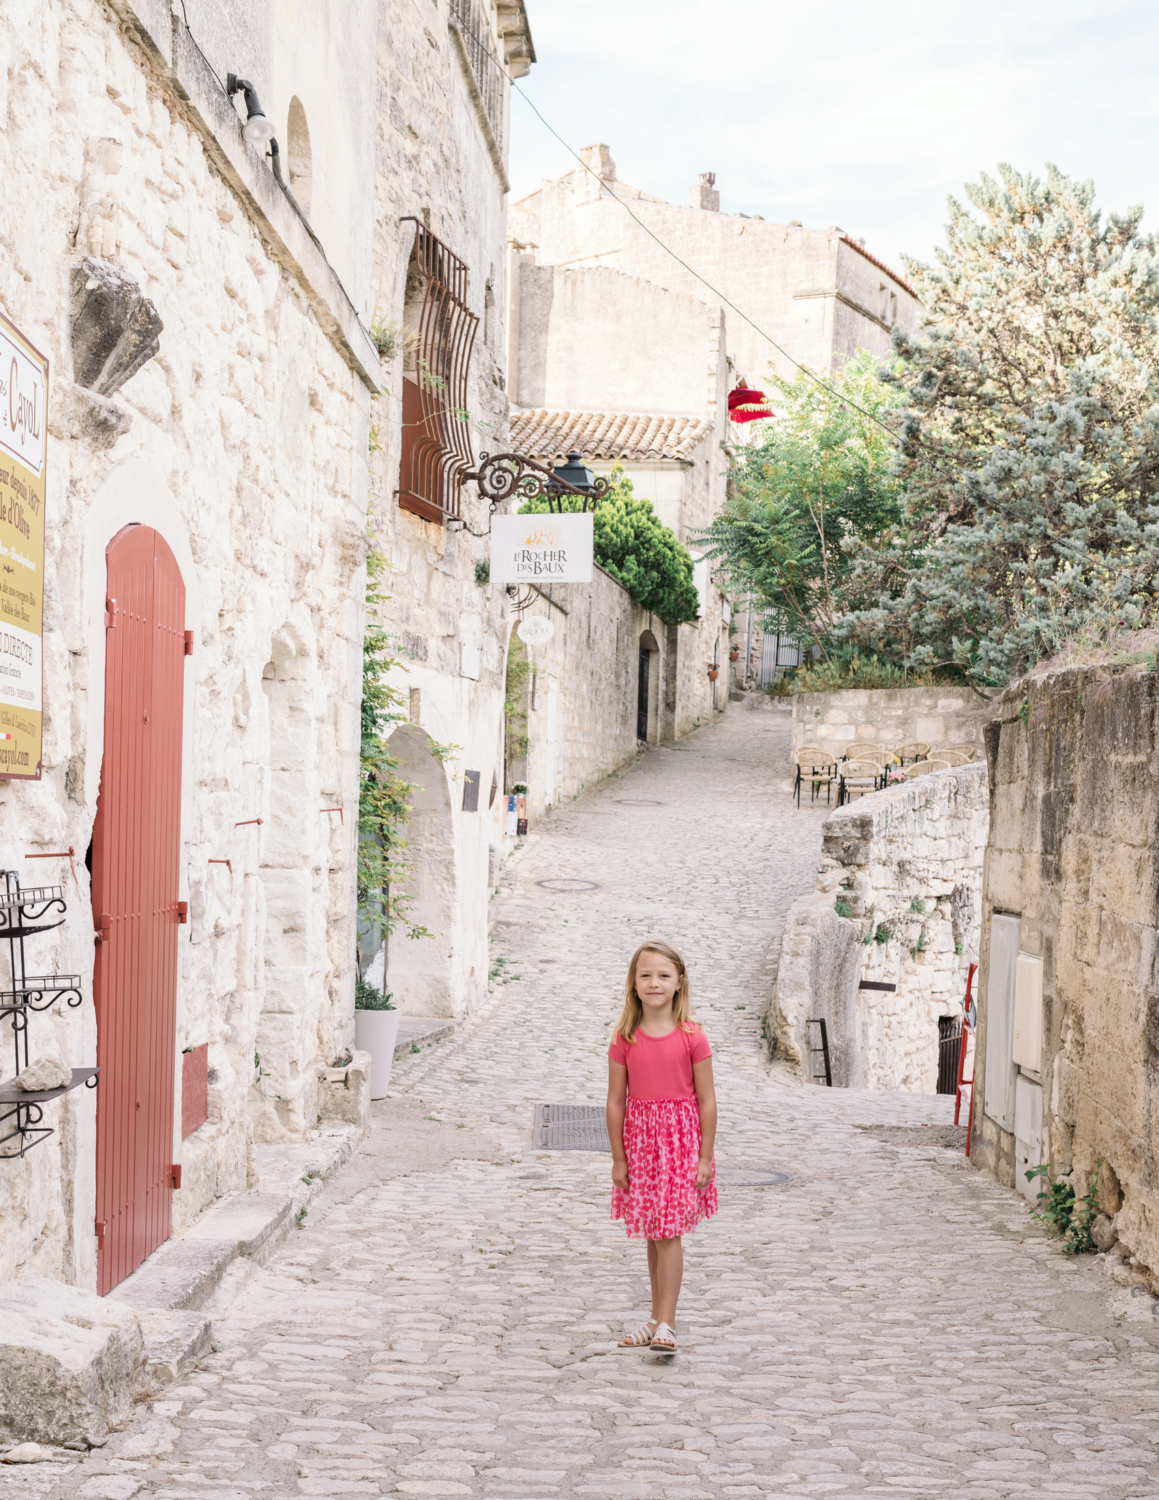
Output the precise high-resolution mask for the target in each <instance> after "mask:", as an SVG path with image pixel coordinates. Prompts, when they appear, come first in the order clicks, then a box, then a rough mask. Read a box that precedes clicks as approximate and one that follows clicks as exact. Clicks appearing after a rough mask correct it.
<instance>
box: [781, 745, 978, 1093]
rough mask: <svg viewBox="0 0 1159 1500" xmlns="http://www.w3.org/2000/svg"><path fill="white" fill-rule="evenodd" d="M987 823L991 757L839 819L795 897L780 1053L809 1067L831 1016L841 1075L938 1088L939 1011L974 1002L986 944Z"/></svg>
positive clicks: (842, 1083)
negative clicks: (974, 978) (975, 969)
mask: <svg viewBox="0 0 1159 1500" xmlns="http://www.w3.org/2000/svg"><path fill="white" fill-rule="evenodd" d="M986 827H987V797H986V766H985V764H984V763H983V764H979V765H969V766H962V767H960V768H957V769H955V770H950V771H939V772H934V773H933V774H931V775H929V776H923V777H921V778H920V779H919V780H917V781H914V782H910V783H909V784H902V785H899V786H894V787H891V788H889V790H888V791H882V792H873V793H871V794H870V795H869V796H866V797H862V798H861V799H860V800H858V801H856V802H853V803H851V804H850V805H849V806H847V807H843V808H840V809H839V810H838V811H836V812H834V813H831V814H830V815H829V817H828V818H826V820H825V824H824V828H823V840H824V842H823V844H822V853H821V860H820V864H819V867H818V872H817V888H816V890H815V891H812V892H810V893H809V894H808V895H806V896H801V897H800V898H799V899H798V900H797V901H795V902H794V903H793V906H792V907H791V909H790V911H789V918H788V922H787V924H786V928H785V935H784V939H783V942H782V947H781V959H780V965H779V968H778V972H777V979H776V987H775V990H774V994H773V1000H772V1004H771V1006H770V1010H769V1018H768V1022H767V1032H768V1036H769V1039H770V1044H771V1045H774V1044H775V1045H774V1050H775V1052H776V1054H777V1055H780V1056H785V1057H788V1058H789V1059H791V1060H794V1061H796V1062H798V1063H801V1064H802V1065H803V1067H804V1071H805V1073H806V1075H809V1074H810V1073H811V1072H812V1071H813V1068H812V1067H811V1065H810V1056H809V1050H808V1049H809V1047H810V1040H809V1030H810V1028H808V1027H807V1026H806V1022H807V1021H808V1020H810V1019H812V1018H817V1017H824V1018H825V1021H826V1025H827V1028H828V1032H829V1045H830V1056H831V1066H832V1071H833V1082H834V1084H835V1085H836V1086H838V1087H846V1088H882V1089H905V1090H910V1091H913V1092H916V1093H932V1092H933V1091H934V1089H935V1088H936V1085H937V1071H938V1019H939V1017H941V1016H955V1015H960V1014H961V1009H962V1007H961V1001H962V997H963V994H964V992H965V986H966V973H967V966H968V963H969V961H970V955H971V952H972V951H973V950H974V948H975V947H976V943H977V921H976V912H977V909H978V905H979V900H980V895H981V883H982V854H983V850H984V848H985V843H986ZM863 980H868V981H876V982H878V983H885V984H894V985H896V986H897V988H896V990H895V991H892V992H891V991H881V990H863V989H859V988H858V986H859V984H860V983H861V982H862V981H863ZM812 1029H813V1030H814V1033H815V1032H816V1028H812ZM815 1044H816V1043H815V1041H814V1045H815ZM820 1068H821V1063H820V1059H818V1060H817V1063H816V1070H817V1071H820Z"/></svg>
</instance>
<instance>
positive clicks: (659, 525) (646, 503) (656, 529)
mask: <svg viewBox="0 0 1159 1500" xmlns="http://www.w3.org/2000/svg"><path fill="white" fill-rule="evenodd" d="M611 480H612V486H611V489H610V490H609V492H608V494H607V496H606V497H605V498H604V499H603V500H601V501H600V503H599V504H598V505H597V506H596V510H595V520H594V526H593V542H592V547H593V551H594V555H595V559H596V562H598V563H599V565H600V567H601V568H606V569H607V571H608V572H609V573H611V575H612V577H613V578H617V579H619V581H620V582H621V583H622V584H623V585H624V587H625V588H626V589H627V591H628V593H629V594H631V596H632V598H633V599H635V600H636V601H637V602H638V603H639V604H642V605H643V606H644V608H645V609H647V610H651V611H652V613H653V614H656V615H659V616H660V618H661V619H662V620H663V621H664V623H665V624H666V625H682V624H684V623H685V621H688V620H695V619H696V617H697V615H698V614H699V612H700V599H699V595H698V594H697V592H696V585H695V584H694V583H693V581H692V558H691V557H690V556H689V553H688V549H687V548H686V547H683V546H681V544H680V542H678V541H677V539H676V534H675V533H674V532H673V531H672V530H671V529H670V528H669V527H667V526H665V525H664V523H663V521H661V520H660V518H659V517H658V516H657V514H656V512H655V510H653V508H652V502H651V500H645V499H644V498H643V496H641V495H636V494H634V493H633V492H632V481H631V480H630V479H629V478H628V477H627V475H626V474H625V473H624V471H623V469H621V468H620V467H619V466H618V465H617V466H616V467H615V468H613V470H612V474H611ZM582 505H583V502H582V501H581V500H580V499H579V498H578V497H576V498H575V499H572V498H571V497H570V496H569V497H565V499H564V500H563V501H562V506H563V509H564V510H565V511H578V510H580V509H582ZM547 509H548V504H547V501H546V500H544V499H539V498H537V499H535V500H528V501H525V502H524V504H523V505H521V506H520V508H519V511H520V514H521V515H526V514H531V513H536V512H541V511H546V510H547Z"/></svg>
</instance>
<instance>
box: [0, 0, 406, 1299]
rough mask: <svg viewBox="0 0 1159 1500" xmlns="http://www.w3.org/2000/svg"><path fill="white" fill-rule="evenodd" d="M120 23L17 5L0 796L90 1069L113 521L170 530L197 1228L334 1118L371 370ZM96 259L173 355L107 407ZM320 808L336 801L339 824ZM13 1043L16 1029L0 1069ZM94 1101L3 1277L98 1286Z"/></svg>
mask: <svg viewBox="0 0 1159 1500" xmlns="http://www.w3.org/2000/svg"><path fill="white" fill-rule="evenodd" d="M119 10H120V12H121V17H118V16H114V14H113V13H112V10H111V9H110V8H109V7H107V6H105V5H104V4H100V3H97V4H94V3H90V0H47V3H46V4H44V5H41V6H40V7H32V8H28V7H24V6H15V7H12V6H9V7H5V8H4V9H3V10H2V11H0V51H3V54H4V55H5V56H6V58H7V59H8V62H7V67H8V69H9V70H10V73H9V75H8V76H9V77H10V79H12V80H17V83H16V84H14V85H13V87H12V90H11V91H10V92H9V94H8V95H7V111H8V112H7V115H6V122H5V129H4V130H3V131H2V132H0V170H2V171H3V176H4V180H5V182H6V183H8V184H9V188H10V190H8V191H6V192H5V194H4V196H3V200H2V203H0V305H2V308H3V311H4V312H5V313H6V314H7V315H8V316H9V317H10V318H11V319H12V320H13V321H14V322H15V323H16V324H17V325H18V326H19V327H20V328H22V330H23V331H24V332H25V333H26V334H27V336H28V337H29V338H30V339H31V340H32V341H33V343H34V344H36V345H37V346H39V347H40V348H42V349H44V350H45V351H46V352H47V354H48V355H49V358H50V361H51V372H52V373H51V379H50V396H49V421H48V430H49V444H48V469H47V475H48V499H47V557H46V566H45V579H44V597H45V636H44V647H45V707H46V735H45V748H44V771H43V778H42V780H41V781H40V782H39V783H21V782H9V781H3V780H0V866H2V867H5V868H10V869H15V870H17V871H18V872H20V874H21V875H22V877H23V878H24V879H25V880H26V881H28V880H29V878H32V879H33V880H35V879H51V880H53V881H62V882H63V883H64V884H65V887H66V892H67V898H68V902H69V911H68V921H67V924H66V925H65V926H64V927H63V928H61V929H59V931H58V932H57V933H55V934H53V935H51V936H49V937H48V938H47V939H45V940H38V941H37V943H36V947H35V957H34V962H35V964H36V971H37V972H46V971H51V970H53V969H56V970H61V971H65V972H70V971H71V972H76V973H79V974H80V975H81V987H82V991H83V995H84V1003H83V1004H82V1006H81V1007H80V1008H79V1009H78V1010H76V1011H64V1012H63V1013H61V1010H60V1007H59V1006H56V1007H54V1008H53V1009H52V1011H50V1012H46V1013H45V1014H44V1015H41V1016H37V1017H35V1018H34V1020H33V1022H32V1032H31V1051H32V1053H33V1055H36V1054H37V1053H41V1052H44V1051H48V1050H52V1051H58V1052H60V1053H62V1054H63V1055H64V1057H65V1058H66V1059H67V1060H68V1061H69V1062H70V1063H71V1064H73V1065H74V1066H80V1065H84V1064H90V1065H91V1064H92V1063H93V1062H94V1060H95V1051H96V1023H95V1017H94V1012H93V999H92V969H93V935H92V934H93V922H92V911H91V900H90V893H89V881H88V873H87V870H86V868H85V860H84V856H85V851H86V849H87V848H88V846H89V841H90V838H91V834H92V828H93V820H94V816H95V812H96V804H97V796H98V791H99V788H100V781H101V765H102V754H103V725H104V717H103V715H104V703H103V683H104V662H105V630H104V611H105V593H106V572H105V559H104V552H105V547H106V545H107V544H108V542H109V541H110V540H111V538H112V537H113V536H114V535H115V534H116V533H117V531H118V530H119V529H120V528H121V527H122V526H125V525H127V524H130V523H140V524H144V525H148V526H151V527H153V528H155V529H156V530H158V531H159V532H160V533H161V535H162V536H163V537H164V538H165V540H166V541H167V542H168V544H169V546H170V547H171V549H172V550H173V552H174V554H175V556H176V558H177V561H178V565H179V567H180V569H181V573H182V576H183V579H184V582H185V586H186V590H187V600H186V616H185V623H186V626H187V627H188V628H189V629H190V630H191V631H192V636H193V653H192V656H190V657H189V658H188V659H187V662H186V667H185V672H186V697H185V713H184V726H185V743H184V767H183V797H182V818H181V840H182V843H181V856H180V870H181V877H180V878H181V896H182V898H183V899H187V900H188V903H189V922H188V925H186V926H183V927H181V928H180V938H179V944H178V955H179V974H178V991H177V1046H178V1048H179V1049H184V1048H186V1047H196V1046H200V1045H201V1044H203V1043H207V1044H208V1048H209V1054H208V1055H209V1067H210V1072H209V1079H210V1086H209V1115H210V1117H209V1120H208V1122H207V1123H206V1124H204V1125H202V1126H201V1127H200V1128H199V1129H198V1130H197V1131H195V1132H194V1133H193V1134H192V1135H190V1136H189V1137H188V1138H186V1139H185V1140H182V1139H181V1130H180V1115H181V1098H180V1080H181V1071H180V1057H179V1056H178V1057H175V1058H174V1059H173V1066H174V1068H175V1070H176V1078H177V1091H176V1093H177V1097H176V1101H175V1105H176V1108H175V1119H174V1122H173V1157H172V1160H173V1161H174V1162H177V1163H180V1164H182V1167H183V1182H182V1187H181V1189H180V1191H178V1192H176V1193H175V1194H174V1196H173V1214H174V1228H175V1229H180V1228H181V1226H182V1225H183V1224H184V1223H186V1222H187V1221H188V1219H189V1218H190V1217H192V1216H193V1215H194V1214H196V1213H197V1212H199V1211H200V1210H201V1209H202V1208H203V1207H204V1206H205V1205H206V1203H207V1202H209V1201H210V1200H211V1199H212V1198H213V1197H214V1196H215V1195H219V1194H222V1193H226V1192H230V1191H233V1190H235V1189H239V1188H245V1187H246V1186H247V1185H252V1184H253V1182H254V1165H253V1152H252V1141H253V1139H254V1138H255V1137H256V1138H257V1139H262V1140H279V1139H287V1138H294V1137H298V1138H300V1137H301V1136H303V1135H304V1134H305V1133H307V1132H308V1131H309V1130H310V1129H312V1128H313V1127H314V1126H315V1124H316V1119H317V1114H318V1109H319V1105H318V1070H319V1067H320V1066H321V1065H323V1064H325V1063H328V1062H329V1061H330V1060H331V1059H332V1057H333V1055H334V1054H335V1053H337V1052H339V1051H340V1050H341V1049H342V1048H343V1046H344V1045H346V1043H347V1042H348V1041H350V1040H351V1037H352V1005H353V974H352V969H351V963H350V954H351V952H352V948H353V942H354V913H353V867H352V855H353V852H354V851H353V840H354V837H355V823H356V819H355V818H354V817H353V816H352V813H353V811H354V809H355V808H356V806H357V799H358V765H357V745H358V700H359V659H360V649H361V633H362V607H361V603H360V600H361V597H362V590H363V585H362V582H361V577H362V575H361V572H360V569H361V566H362V563H363V558H364V551H365V541H364V537H365V520H364V516H365V506H366V458H365V455H366V448H367V416H368V407H369V391H368V386H370V385H374V384H376V383H377V379H378V371H377V360H376V358H375V355H374V351H373V349H372V347H371V346H370V345H369V343H368V342H367V341H366V340H365V337H364V335H362V334H361V332H360V330H359V329H358V325H357V321H356V319H355V318H354V315H353V313H352V312H351V310H350V309H349V307H348V306H347V305H345V304H344V303H343V302H342V299H341V297H340V294H339V289H338V288H337V284H336V282H335V281H334V278H333V275H332V273H330V272H329V271H327V270H326V268H325V266H324V263H323V262H322V260H321V257H320V256H319V255H318V253H317V251H316V250H315V248H314V247H313V245H312V244H311V242H310V241H309V239H308V236H306V234H305V232H304V230H302V228H301V226H300V225H299V224H298V221H297V220H296V219H295V218H294V216H293V214H292V212H291V210H290V209H289V208H288V206H287V205H286V202H285V200H284V198H283V197H282V195H281V194H280V192H279V191H278V190H277V188H276V185H274V186H272V187H271V184H272V179H271V178H270V174H269V169H268V165H267V164H265V163H263V162H262V161H261V159H260V158H259V157H257V156H256V154H254V153H252V152H248V148H246V147H245V146H244V145H243V144H242V142H241V131H240V119H239V117H238V116H236V115H233V116H232V119H231V114H230V111H231V109H232V107H231V106H230V105H229V104H228V102H226V101H225V100H224V96H223V95H221V92H220V89H219V88H218V86H217V85H216V84H215V83H214V84H213V88H214V89H217V93H216V94H213V93H212V92H211V91H210V89H209V85H208V84H207V82H206V80H210V82H212V79H211V75H210V74H209V72H208V68H207V67H206V66H205V64H204V62H203V61H201V60H199V59H197V58H196V57H195V56H194V55H193V52H192V48H191V47H190V46H189V43H188V39H187V37H186V35H185V33H184V31H183V30H182V31H180V32H178V31H177V30H176V23H175V22H174V20H173V17H172V16H171V15H170V13H169V8H168V6H165V7H160V6H152V7H146V10H147V11H148V14H149V16H151V17H152V19H153V22H154V23H155V35H152V36H151V35H150V33H149V32H148V29H147V27H146V26H145V23H144V22H140V19H139V16H138V15H137V13H136V12H135V11H134V10H133V8H132V7H131V6H129V5H128V4H124V5H121V6H120V7H119ZM122 17H124V18H127V19H125V21H124V25H126V26H128V28H129V29H128V31H127V32H126V30H125V29H123V25H122V19H121V18H122ZM227 61H229V62H232V59H228V60H227ZM239 62H240V63H241V64H242V65H243V66H244V59H239ZM224 65H225V64H224V63H223V66H224ZM178 82H180V87H181V90H182V91H183V92H182V93H181V97H180V98H179V97H178ZM203 105H204V109H203V107H202V106H203ZM206 112H208V113H206ZM350 123H351V125H352V126H353V127H357V128H360V122H359V121H358V120H356V119H353V120H351V122H350ZM216 128H220V130H221V136H220V139H219V138H217V137H215V136H214V129H216ZM251 158H252V159H251ZM17 184H19V188H17V186H16V185H17ZM271 247H272V248H271ZM84 254H88V255H93V256H98V257H101V258H103V259H105V260H106V261H108V262H109V263H111V264H115V265H116V266H117V267H119V268H120V269H121V270H122V271H124V272H127V273H128V274H129V275H131V276H133V277H134V278H136V280H137V282H138V283H139V285H140V287H141V290H142V292H143V293H144V294H145V295H146V296H147V297H148V298H149V299H150V300H151V301H152V302H153V304H154V305H155V307H156V309H157V312H158V314H159V316H160V318H161V320H162V322H163V324H164V328H163V331H162V332H161V334H160V350H159V353H158V354H157V356H156V358H154V359H151V360H149V361H148V362H147V363H146V364H145V365H144V366H143V367H142V368H141V369H140V370H139V372H138V373H136V374H134V375H133V376H132V377H131V378H130V379H129V380H128V382H127V383H126V384H125V385H124V386H123V387H122V388H121V389H120V390H119V391H118V392H116V393H115V394H113V395H112V396H111V397H110V396H102V395H99V394H97V393H96V392H94V391H92V390H90V389H88V388H87V387H82V386H80V385H79V384H78V383H77V381H76V379H75V372H74V368H73V345H72V336H71V329H72V313H71V311H70V302H69V284H70V271H71V269H72V265H73V262H74V257H76V256H79V255H84ZM299 256H300V257H301V258H299ZM326 806H343V807H344V808H345V809H346V817H345V822H344V823H343V822H340V821H339V819H338V818H337V817H335V816H325V815H323V814H322V812H321V809H322V808H323V807H326ZM255 818H261V819H262V820H263V821H262V823H261V825H260V826H259V825H257V824H254V823H249V824H248V825H247V826H243V827H238V826H236V825H237V824H238V823H241V822H243V821H244V820H250V819H255ZM70 845H71V846H72V847H73V848H74V849H75V850H76V861H75V863H76V880H75V882H74V880H73V878H72V875H71V873H70V870H69V866H68V862H67V860H65V861H63V862H52V861H42V862H39V863H37V864H35V865H33V864H30V863H29V862H28V861H27V860H26V858H25V856H26V855H27V854H29V853H31V852H40V851H45V850H59V849H67V848H68V847H69V846H70ZM210 859H222V860H224V859H229V860H230V861H231V866H232V868H227V867H226V866H225V865H216V864H215V865H211V864H209V860H210ZM30 956H31V955H30ZM42 964H43V965H44V966H45V967H44V968H41V965H42ZM9 1045H10V1044H9V1041H8V1040H7V1029H6V1028H5V1038H4V1049H5V1050H4V1055H3V1059H2V1063H3V1076H5V1077H7V1076H10V1075H11V1072H12V1064H11V1060H10V1053H9V1050H8V1049H9ZM255 1053H258V1054H260V1056H261V1059H262V1067H261V1076H260V1077H259V1075H258V1071H257V1070H256V1069H255V1066H254V1057H255ZM95 1109H96V1096H95V1095H94V1093H93V1092H91V1091H87V1090H81V1091H79V1092H77V1093H73V1094H71V1095H69V1096H68V1097H67V1098H66V1099H64V1100H62V1101H60V1102H58V1103H55V1104H53V1105H51V1106H50V1107H49V1111H46V1113H49V1112H51V1115H52V1118H51V1119H50V1120H48V1121H46V1123H50V1124H52V1125H53V1127H54V1129H55V1131H56V1134H54V1135H53V1136H52V1137H50V1139H49V1140H48V1141H47V1142H46V1143H44V1144H41V1145H38V1146H36V1147H35V1148H34V1149H33V1150H32V1151H31V1152H30V1153H29V1154H28V1156H27V1157H26V1158H24V1159H23V1160H15V1161H6V1162H4V1163H3V1164H2V1166H0V1277H12V1276H23V1275H27V1274H43V1275H47V1276H50V1277H56V1278H59V1279H63V1280H69V1281H74V1282H77V1283H79V1284H81V1285H86V1286H91V1285H92V1284H93V1282H94V1276H95V1258H96V1240H95V1237H94V1223H93V1220H94V1150H95Z"/></svg>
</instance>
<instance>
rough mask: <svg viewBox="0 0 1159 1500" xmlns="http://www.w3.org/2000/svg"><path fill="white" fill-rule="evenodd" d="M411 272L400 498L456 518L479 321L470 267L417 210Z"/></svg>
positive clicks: (433, 515) (429, 515)
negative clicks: (470, 301)
mask: <svg viewBox="0 0 1159 1500" xmlns="http://www.w3.org/2000/svg"><path fill="white" fill-rule="evenodd" d="M403 222H404V223H411V224H414V226H415V243H414V250H413V251H412V253H411V262H410V269H409V272H408V275H407V304H406V308H405V311H404V327H405V331H406V343H405V347H404V364H403V380H402V461H401V465H400V470H399V504H400V505H401V506H402V507H403V509H404V510H410V511H413V512H414V513H415V514H416V515H420V516H422V517H423V518H424V520H427V521H436V522H440V523H441V522H444V521H447V520H457V519H458V518H459V515H460V512H461V496H462V487H463V478H464V475H465V473H466V471H467V470H469V469H470V467H471V462H472V455H471V440H470V435H469V432H468V424H469V422H470V413H469V411H468V409H467V374H468V371H469V369H470V364H471V351H472V349H473V347H474V344H475V333H476V330H477V329H478V326H479V319H478V318H477V317H476V316H475V314H474V313H473V312H472V311H471V310H470V308H469V307H468V305H467V267H466V265H465V263H464V262H463V261H461V260H460V259H459V257H458V256H457V255H453V254H452V253H451V251H450V250H448V249H447V247H446V246H445V245H444V244H443V243H442V242H441V241H440V240H438V239H436V238H435V236H434V235H433V234H432V233H431V232H430V230H429V229H428V228H427V227H426V225H425V224H424V223H423V222H422V221H421V220H420V219H416V218H414V217H413V216H408V217H407V218H406V219H404V220H403Z"/></svg>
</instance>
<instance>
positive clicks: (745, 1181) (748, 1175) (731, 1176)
mask: <svg viewBox="0 0 1159 1500" xmlns="http://www.w3.org/2000/svg"><path fill="white" fill-rule="evenodd" d="M716 1180H717V1182H719V1183H720V1185H721V1187H730V1188H733V1187H784V1185H785V1183H786V1182H792V1180H793V1174H792V1173H791V1172H774V1171H771V1170H770V1169H769V1168H768V1167H746V1166H735V1167H730V1166H721V1167H718V1168H717V1169H716Z"/></svg>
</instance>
